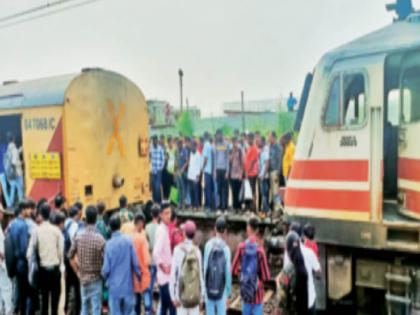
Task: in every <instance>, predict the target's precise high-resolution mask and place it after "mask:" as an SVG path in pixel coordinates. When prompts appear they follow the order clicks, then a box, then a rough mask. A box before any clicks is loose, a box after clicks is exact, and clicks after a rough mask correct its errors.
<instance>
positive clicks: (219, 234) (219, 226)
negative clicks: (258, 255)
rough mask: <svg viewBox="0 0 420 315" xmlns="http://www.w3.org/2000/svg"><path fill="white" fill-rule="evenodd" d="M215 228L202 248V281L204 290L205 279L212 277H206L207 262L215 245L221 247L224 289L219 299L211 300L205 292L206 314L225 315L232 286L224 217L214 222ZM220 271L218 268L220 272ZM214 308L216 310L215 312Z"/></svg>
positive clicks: (207, 273) (207, 275) (207, 274)
mask: <svg viewBox="0 0 420 315" xmlns="http://www.w3.org/2000/svg"><path fill="white" fill-rule="evenodd" d="M215 230H216V236H215V237H213V238H212V239H210V240H209V241H208V242H207V243H206V246H205V249H204V263H203V265H204V268H203V270H204V281H205V283H206V291H207V289H208V283H207V281H211V280H212V279H208V278H207V277H209V272H208V267H209V264H210V265H211V262H209V258H210V256H211V253H212V251H213V250H214V249H215V248H216V246H220V248H222V249H223V251H224V254H225V261H226V264H225V272H224V274H225V290H224V294H223V296H222V298H221V299H219V300H211V299H210V298H209V296H208V293H207V292H206V314H207V315H214V314H217V315H226V306H227V301H228V299H229V296H230V293H231V286H232V276H231V272H230V258H231V253H230V249H229V247H228V246H227V245H226V243H225V241H224V240H223V237H224V235H225V233H226V220H225V218H224V217H219V218H218V219H217V220H216V224H215ZM221 272H222V271H221V270H220V273H221ZM215 310H216V312H215Z"/></svg>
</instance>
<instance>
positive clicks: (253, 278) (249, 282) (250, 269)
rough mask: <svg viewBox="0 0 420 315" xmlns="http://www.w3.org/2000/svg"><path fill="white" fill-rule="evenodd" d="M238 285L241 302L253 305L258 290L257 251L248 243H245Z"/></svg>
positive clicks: (254, 245)
mask: <svg viewBox="0 0 420 315" xmlns="http://www.w3.org/2000/svg"><path fill="white" fill-rule="evenodd" d="M239 284H240V292H241V298H242V301H243V302H244V303H253V302H254V300H255V297H256V295H257V289H258V251H257V244H256V243H251V242H249V241H246V243H245V253H244V254H243V257H242V262H241V276H240V279H239Z"/></svg>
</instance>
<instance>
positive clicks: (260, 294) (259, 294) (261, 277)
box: [232, 216, 270, 315]
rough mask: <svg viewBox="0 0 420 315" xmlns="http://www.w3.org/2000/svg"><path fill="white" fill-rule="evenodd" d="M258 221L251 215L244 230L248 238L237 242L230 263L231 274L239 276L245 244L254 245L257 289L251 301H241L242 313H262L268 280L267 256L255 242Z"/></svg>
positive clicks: (256, 314)
mask: <svg viewBox="0 0 420 315" xmlns="http://www.w3.org/2000/svg"><path fill="white" fill-rule="evenodd" d="M259 224H260V221H259V219H258V218H257V217H255V216H253V217H251V218H250V219H249V220H248V223H247V227H246V232H247V235H248V238H247V240H246V241H245V242H242V243H241V244H239V247H238V248H237V250H236V255H235V258H234V259H233V263H232V275H233V276H239V277H240V275H241V270H240V269H241V265H242V260H243V258H244V256H245V255H244V254H245V250H246V249H247V246H256V254H257V259H258V260H257V261H258V263H257V273H258V279H257V284H258V287H257V291H256V294H255V296H254V299H253V301H252V303H245V302H244V301H242V302H243V303H242V314H243V315H262V314H263V304H264V282H267V281H269V280H270V270H269V268H268V264H267V257H266V255H265V251H264V248H263V247H262V246H261V245H260V244H258V243H257V233H258V227H259Z"/></svg>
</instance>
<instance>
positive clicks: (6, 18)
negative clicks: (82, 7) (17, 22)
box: [0, 0, 76, 23]
mask: <svg viewBox="0 0 420 315" xmlns="http://www.w3.org/2000/svg"><path fill="white" fill-rule="evenodd" d="M72 1H76V0H58V1H54V2H48V3H46V4H43V5H39V6H37V7H32V8H30V9H27V10H24V11H21V12H18V13H14V14H11V15H8V16H4V17H1V18H0V23H1V22H5V21H9V20H13V19H15V18H19V17H22V16H25V15H28V14H33V13H36V12H38V11H42V10H46V9H50V8H53V7H56V6H60V5H63V4H65V3H67V2H72Z"/></svg>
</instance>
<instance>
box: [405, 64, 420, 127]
mask: <svg viewBox="0 0 420 315" xmlns="http://www.w3.org/2000/svg"><path fill="white" fill-rule="evenodd" d="M401 116H402V117H401V118H402V122H403V123H412V122H418V121H420V66H419V65H416V66H413V67H411V68H408V69H406V70H405V71H404V74H403V78H402V113H401Z"/></svg>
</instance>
